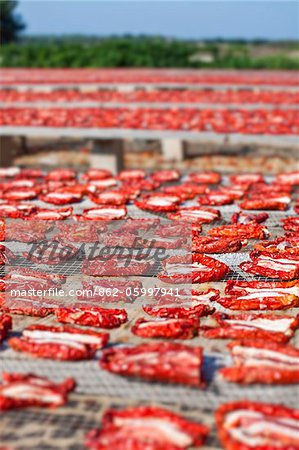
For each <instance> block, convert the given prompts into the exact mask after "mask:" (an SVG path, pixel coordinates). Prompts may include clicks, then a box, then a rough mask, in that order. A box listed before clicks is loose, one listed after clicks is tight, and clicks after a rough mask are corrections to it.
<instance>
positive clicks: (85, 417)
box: [0, 201, 297, 450]
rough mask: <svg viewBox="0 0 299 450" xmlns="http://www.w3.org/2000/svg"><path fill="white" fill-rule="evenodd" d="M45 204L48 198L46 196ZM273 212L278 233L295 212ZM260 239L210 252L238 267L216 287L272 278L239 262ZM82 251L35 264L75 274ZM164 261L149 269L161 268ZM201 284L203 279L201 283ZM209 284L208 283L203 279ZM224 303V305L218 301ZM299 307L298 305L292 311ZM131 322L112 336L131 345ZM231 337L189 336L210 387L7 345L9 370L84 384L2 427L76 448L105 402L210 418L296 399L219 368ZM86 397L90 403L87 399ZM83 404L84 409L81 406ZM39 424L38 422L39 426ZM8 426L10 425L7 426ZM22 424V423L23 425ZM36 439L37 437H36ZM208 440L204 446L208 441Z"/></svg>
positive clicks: (24, 444) (213, 442)
mask: <svg viewBox="0 0 299 450" xmlns="http://www.w3.org/2000/svg"><path fill="white" fill-rule="evenodd" d="M42 206H45V204H43V205H42ZM90 206H92V205H91V204H90V203H89V202H88V201H86V202H84V205H83V204H82V205H80V206H78V205H76V208H79V210H78V209H77V211H76V212H80V210H82V207H84V208H87V207H90ZM190 206H191V205H190ZM218 209H220V211H221V213H222V219H221V220H220V221H217V222H215V223H212V224H208V225H204V226H203V234H205V233H206V231H207V230H208V229H209V228H211V227H214V226H217V225H224V224H227V223H229V222H230V217H231V214H232V213H233V212H235V211H237V210H238V209H237V208H236V206H235V205H227V206H223V207H220V208H218ZM128 212H129V216H130V217H134V218H154V217H157V216H160V217H165V215H163V214H153V213H148V212H145V211H141V210H139V209H137V208H136V207H135V206H133V205H129V207H128ZM267 213H268V214H269V219H268V220H267V221H266V222H265V225H266V226H267V227H268V229H269V230H270V232H271V234H272V237H273V238H274V237H276V236H277V235H278V234H279V232H281V229H280V228H279V226H280V225H281V222H280V219H281V218H283V217H285V216H289V215H293V213H292V210H291V209H290V210H288V211H286V212H281V213H280V212H276V211H275V212H271V211H270V212H269V211H267ZM254 243H255V242H254V240H252V241H250V243H249V244H248V245H247V247H245V248H243V249H242V250H241V251H240V252H238V253H234V254H221V255H219V254H211V257H213V258H216V259H218V260H220V261H223V262H225V263H226V264H227V265H229V267H230V268H231V272H230V273H229V274H228V275H227V277H226V278H224V279H223V280H221V282H220V283H211V287H217V288H218V287H219V285H220V284H221V285H222V286H223V281H226V280H228V279H234V280H265V281H271V280H270V279H267V278H264V277H257V276H253V275H250V274H247V273H245V272H243V271H241V269H240V268H239V264H240V263H241V262H243V261H245V260H247V259H249V252H250V250H251V249H252V246H253V244H254ZM81 264H82V259H81V258H80V259H73V260H71V261H66V262H65V263H63V264H59V265H57V266H51V267H50V268H49V266H43V265H36V266H35V268H38V269H40V270H44V269H45V270H48V271H50V272H52V273H53V272H55V273H60V274H64V275H67V276H70V277H73V276H74V277H76V278H79V276H80V272H81ZM16 265H17V266H18V267H30V268H32V263H30V262H29V261H27V260H26V259H25V258H19V259H18V261H17V264H16ZM158 269H159V268H158V267H155V270H154V271H153V272H152V273H150V274H147V276H152V277H153V276H155V275H156V273H157V270H158ZM2 274H4V268H0V276H1V275H2ZM199 286H200V287H202V285H199ZM203 288H204V287H203ZM130 307H131V313H132V315H131V317H130V319H131V320H133V318H136V317H137V316H138V315H139V316H140V315H141V312H140V309H139V310H138V308H135V305H129V308H130ZM219 308H220V310H222V307H221V306H220V307H219ZM290 313H295V312H292V311H291V312H290ZM16 322H17V324H16V325H17V326H15V327H14V329H15V331H14V333H16V334H18V333H19V332H20V331H21V330H22V329H23V328H24V327H25V326H28V325H29V324H31V323H45V324H48V323H54V319H53V317H51V316H50V317H46V318H43V319H37V318H30V317H17V318H16ZM129 325H130V323H129V324H125V325H124V326H122V327H121V328H120V329H117V330H113V331H112V332H111V340H110V342H119V343H122V344H125V345H128V334H130V333H129V329H128V327H129ZM129 341H130V342H129V344H132V343H136V342H142V341H143V342H144V340H140V339H139V338H136V337H134V336H131V337H130V338H129ZM225 344H226V342H225V341H224V342H219V340H215V341H214V340H207V339H204V338H201V337H199V338H195V339H193V340H192V341H190V342H188V345H192V346H193V345H201V346H203V348H204V349H205V358H204V368H203V369H204V377H205V379H206V380H207V381H208V384H207V387H206V388H205V389H194V388H188V387H184V386H178V385H168V384H160V383H147V382H143V381H140V380H132V379H131V380H129V379H127V378H124V377H121V376H117V375H113V374H111V373H109V372H105V371H103V370H101V369H100V367H99V362H98V358H99V357H100V354H99V355H97V359H95V360H91V361H84V362H80V361H78V362H58V361H51V360H38V359H33V358H30V357H28V356H26V355H24V354H17V353H15V352H13V351H12V350H11V349H9V348H8V347H7V346H4V349H3V351H1V354H0V358H1V359H0V361H1V368H3V370H6V371H17V372H34V373H36V374H39V375H44V376H48V377H49V378H51V379H53V380H57V381H58V380H61V379H63V378H65V377H67V376H73V377H74V378H75V379H76V380H77V382H78V387H77V390H76V394H73V395H72V396H71V399H70V401H69V403H68V405H66V406H65V407H63V408H61V409H59V410H57V411H55V412H52V411H51V412H49V411H35V410H34V409H33V410H29V411H17V412H11V413H8V414H7V415H5V416H4V422H3V423H4V427H3V425H2V429H1V426H0V434H1V438H2V441H3V442H4V443H5V444H7V445H8V444H11V438H13V439H15V442H16V443H17V448H18V450H23V449H24V450H27V449H28V450H29V448H30V450H31V449H32V445H34V447H33V448H39V449H43V450H44V449H45V450H52V449H53V450H54V448H55V449H58V448H61V449H62V448H67V449H69V450H81V449H83V444H82V443H83V442H84V434H85V432H86V431H87V430H89V429H90V428H93V427H96V426H99V422H100V416H101V413H102V411H103V410H105V409H107V408H108V407H110V406H123V407H124V406H127V405H128V404H131V403H132V402H133V404H134V403H138V402H141V403H144V402H146V403H147V402H150V403H156V404H160V405H163V406H165V407H167V406H170V405H171V407H170V409H172V410H173V409H176V408H177V410H178V411H180V412H182V413H184V414H186V415H190V414H191V415H192V414H194V415H195V416H196V417H198V416H200V415H202V417H203V420H204V421H205V422H206V423H211V424H212V423H213V414H212V413H213V411H214V410H215V409H216V408H217V407H218V406H219V404H221V403H223V402H226V401H232V400H238V399H243V398H247V399H251V400H256V401H261V400H263V401H265V402H271V403H284V404H287V405H289V406H291V407H296V406H297V395H296V389H295V388H293V387H292V386H275V387H273V386H264V385H255V386H249V387H243V386H238V385H235V384H229V383H226V382H223V381H221V380H219V378H218V376H217V374H216V372H217V368H218V367H220V366H221V365H224V364H226V363H227V362H229V356H228V353H227V351H226V349H225ZM82 405H84V406H83V407H82ZM77 410H78V411H77ZM35 424H36V426H35ZM7 430H9V433H8V432H7ZM20 430H23V431H22V432H21V431H20ZM32 443H33V444H32ZM204 448H205V447H204ZM206 448H208V449H218V448H219V444H218V443H217V439H216V437H215V429H214V428H213V429H212V433H211V435H210V437H209V440H208V443H207V447H206Z"/></svg>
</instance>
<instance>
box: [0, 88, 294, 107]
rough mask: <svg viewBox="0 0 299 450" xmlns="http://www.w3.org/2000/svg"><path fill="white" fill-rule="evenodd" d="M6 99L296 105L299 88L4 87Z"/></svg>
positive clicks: (1, 96)
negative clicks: (47, 89)
mask: <svg viewBox="0 0 299 450" xmlns="http://www.w3.org/2000/svg"><path fill="white" fill-rule="evenodd" d="M0 101H2V102H7V103H10V102H42V101H46V102H70V101H71V102H82V101H97V102H119V103H127V102H132V103H134V102H144V103H146V102H153V103H157V102H160V103H215V104H221V103H224V104H240V105H242V104H244V103H249V104H258V103H265V104H272V105H281V104H283V105H296V104H298V103H299V92H292V91H283V90H281V91H254V90H250V89H248V90H241V91H240V90H229V89H228V90H223V91H218V90H216V91H215V90H176V89H169V90H154V91H147V90H143V89H141V90H136V91H133V92H120V91H115V90H111V89H110V90H100V91H93V92H82V91H78V90H75V89H60V90H55V91H52V92H43V91H31V90H27V91H18V90H14V89H9V90H3V91H0Z"/></svg>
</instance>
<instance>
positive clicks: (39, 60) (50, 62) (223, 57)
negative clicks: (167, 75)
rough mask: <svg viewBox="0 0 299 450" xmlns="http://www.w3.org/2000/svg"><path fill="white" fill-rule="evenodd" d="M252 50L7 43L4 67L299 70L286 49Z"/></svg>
mask: <svg viewBox="0 0 299 450" xmlns="http://www.w3.org/2000/svg"><path fill="white" fill-rule="evenodd" d="M296 47H297V46H296ZM249 49H250V46H249V45H248V44H246V43H230V44H227V45H225V46H223V45H222V44H221V43H217V42H206V43H204V44H200V45H199V44H198V43H196V42H190V41H183V40H174V39H166V38H161V37H142V36H140V37H131V36H124V37H111V38H103V39H99V38H95V39H92V38H89V39H86V38H80V37H77V38H73V39H70V38H60V39H58V38H56V39H55V38H52V39H29V40H26V41H20V42H17V43H9V44H4V45H2V46H1V49H0V50H1V51H0V66H2V67H50V68H51V67H157V68H159V67H178V68H183V67H186V68H188V67H190V68H201V67H203V68H205V67H206V68H232V69H233V68H237V69H299V59H298V58H294V57H290V56H287V54H288V52H286V50H285V49H283V48H282V50H281V53H277V52H276V53H275V54H269V55H266V56H262V57H253V56H252V55H251V54H250V50H249Z"/></svg>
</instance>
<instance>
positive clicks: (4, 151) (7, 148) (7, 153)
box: [0, 136, 15, 167]
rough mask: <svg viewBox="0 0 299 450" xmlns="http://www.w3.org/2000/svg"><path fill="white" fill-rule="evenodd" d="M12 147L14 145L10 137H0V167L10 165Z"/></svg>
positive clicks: (12, 152) (12, 153)
mask: <svg viewBox="0 0 299 450" xmlns="http://www.w3.org/2000/svg"><path fill="white" fill-rule="evenodd" d="M14 147H15V143H14V139H13V137H12V136H0V167H8V166H11V165H12V161H13V155H14Z"/></svg>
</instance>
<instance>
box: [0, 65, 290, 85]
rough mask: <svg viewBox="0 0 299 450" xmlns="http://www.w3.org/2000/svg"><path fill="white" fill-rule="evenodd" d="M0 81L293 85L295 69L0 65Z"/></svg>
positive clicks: (29, 82)
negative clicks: (88, 67)
mask: <svg viewBox="0 0 299 450" xmlns="http://www.w3.org/2000/svg"><path fill="white" fill-rule="evenodd" d="M0 83H1V84H22V83H26V84H35V83H41V84H55V83H56V84H58V83H66V84H67V83H109V84H111V83H173V84H176V83H181V84H188V83H192V84H193V83H194V84H200V83H207V84H236V85H242V84H249V85H278V86H279V85H281V86H297V85H298V77H297V73H296V72H295V71H268V70H267V71H261V70H259V71H252V70H251V71H242V72H240V71H228V70H201V71H199V70H177V69H176V70H169V69H167V70H163V69H130V70H128V69H28V68H26V69H15V68H2V69H1V82H0Z"/></svg>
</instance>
